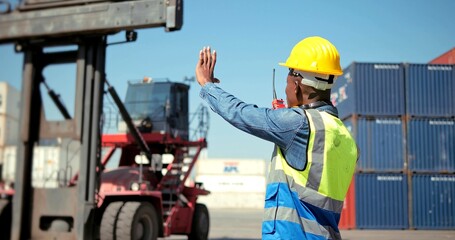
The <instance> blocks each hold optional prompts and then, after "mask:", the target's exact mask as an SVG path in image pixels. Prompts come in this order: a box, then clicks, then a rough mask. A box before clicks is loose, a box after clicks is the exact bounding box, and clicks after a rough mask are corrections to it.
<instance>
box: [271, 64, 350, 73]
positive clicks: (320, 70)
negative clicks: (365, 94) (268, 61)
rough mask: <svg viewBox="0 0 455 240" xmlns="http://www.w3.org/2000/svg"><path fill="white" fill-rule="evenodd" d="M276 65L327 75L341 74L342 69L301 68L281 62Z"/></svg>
mask: <svg viewBox="0 0 455 240" xmlns="http://www.w3.org/2000/svg"><path fill="white" fill-rule="evenodd" d="M278 65H280V66H283V67H288V68H292V69H295V70H301V71H305V72H315V73H321V74H329V75H335V76H340V75H343V71H336V70H332V71H324V70H322V69H303V68H298V67H294V66H291V65H288V64H286V63H283V62H281V63H278Z"/></svg>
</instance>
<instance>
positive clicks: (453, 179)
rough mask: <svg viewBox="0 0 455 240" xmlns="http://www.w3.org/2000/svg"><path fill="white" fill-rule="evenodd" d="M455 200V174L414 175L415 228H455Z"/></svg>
mask: <svg viewBox="0 0 455 240" xmlns="http://www.w3.org/2000/svg"><path fill="white" fill-rule="evenodd" d="M454 201H455V175H444V174H415V175H413V176H412V209H413V210H412V214H413V218H412V220H413V228H416V229H452V230H455V203H454Z"/></svg>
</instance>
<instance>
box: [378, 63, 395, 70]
mask: <svg viewBox="0 0 455 240" xmlns="http://www.w3.org/2000/svg"><path fill="white" fill-rule="evenodd" d="M374 69H394V70H396V69H400V65H396V64H375V65H374Z"/></svg>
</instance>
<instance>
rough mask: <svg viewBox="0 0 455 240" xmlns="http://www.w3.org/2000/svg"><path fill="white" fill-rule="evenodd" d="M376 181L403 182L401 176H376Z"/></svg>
mask: <svg viewBox="0 0 455 240" xmlns="http://www.w3.org/2000/svg"><path fill="white" fill-rule="evenodd" d="M377 180H378V181H403V177H402V176H378V177H377Z"/></svg>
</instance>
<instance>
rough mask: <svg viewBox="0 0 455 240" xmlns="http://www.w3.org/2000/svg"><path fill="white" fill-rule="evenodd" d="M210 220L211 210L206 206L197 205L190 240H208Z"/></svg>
mask: <svg viewBox="0 0 455 240" xmlns="http://www.w3.org/2000/svg"><path fill="white" fill-rule="evenodd" d="M209 228H210V218H209V210H208V209H207V207H206V206H205V205H204V204H199V203H197V204H196V207H195V208H194V215H193V224H192V226H191V233H190V234H189V235H188V239H189V240H207V239H208V236H209Z"/></svg>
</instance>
